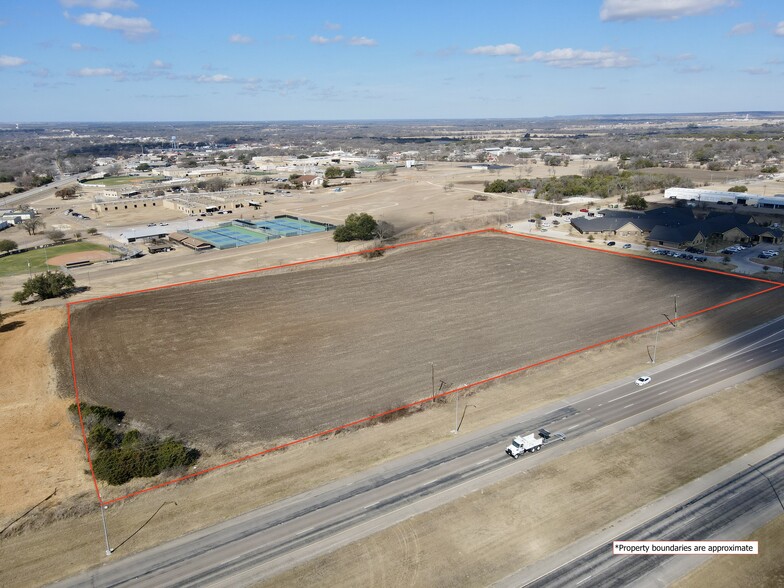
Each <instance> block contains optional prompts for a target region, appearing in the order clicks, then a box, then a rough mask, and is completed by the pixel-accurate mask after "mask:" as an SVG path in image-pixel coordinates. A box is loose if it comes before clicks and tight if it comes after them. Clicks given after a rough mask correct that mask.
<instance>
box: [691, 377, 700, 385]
mask: <svg viewBox="0 0 784 588" xmlns="http://www.w3.org/2000/svg"><path fill="white" fill-rule="evenodd" d="M699 381H700V379H699V378H694V379H693V380H689V384H693V383H694V382H699Z"/></svg>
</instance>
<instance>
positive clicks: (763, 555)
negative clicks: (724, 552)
mask: <svg viewBox="0 0 784 588" xmlns="http://www.w3.org/2000/svg"><path fill="white" fill-rule="evenodd" d="M742 541H759V542H760V543H759V547H760V549H759V555H758V556H756V557H714V558H712V559H710V560H708V561H707V562H706V563H705V564H703V565H701V566H700V567H699V568H697V569H696V570H694V571H693V572H692V573H690V574H689V575H688V576H686V577H685V578H683V579H681V580H680V581H678V582H675V583H674V584H672V588H702V587H703V586H710V587H711V588H736V587H737V586H755V587H759V588H768V587H769V588H780V587H781V586H784V558H783V557H781V554H782V546H784V515H781V516H779V517H778V518H776V519H774V520H772V521H771V522H769V523H768V524H767V525H765V526H764V527H761V528H760V529H757V531H756V532H754V533H752V534H751V535H750V536H749V537H748V538H745V539H742Z"/></svg>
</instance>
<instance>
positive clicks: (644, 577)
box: [525, 451, 784, 588]
mask: <svg viewBox="0 0 784 588" xmlns="http://www.w3.org/2000/svg"><path fill="white" fill-rule="evenodd" d="M765 476H767V479H766V477H765ZM771 484H772V485H771ZM774 487H775V488H776V489H781V490H780V492H781V493H782V494H784V451H779V452H778V453H776V454H775V455H773V456H771V457H769V458H767V459H765V460H763V461H762V462H760V463H757V464H754V465H753V466H751V467H749V468H747V469H746V470H744V471H742V472H740V473H739V474H736V475H734V476H732V477H731V478H729V479H727V480H724V481H722V482H721V483H719V484H717V485H715V486H714V487H712V488H710V489H709V490H707V491H705V492H703V493H701V494H699V495H698V496H696V497H694V498H692V499H691V500H688V501H687V502H684V503H682V504H680V505H678V506H676V507H675V508H672V509H670V510H669V511H667V512H665V513H663V514H661V515H659V516H657V517H654V518H653V519H651V520H650V521H648V522H646V523H645V524H643V525H641V526H639V527H637V528H635V529H633V530H632V531H629V532H627V533H623V534H622V535H619V536H617V537H616V538H615V539H614V540H616V541H621V540H627V541H694V540H698V541H707V540H719V539H721V540H742V539H743V538H744V536H743V535H739V536H738V535H734V534H733V533H732V531H730V532H729V533H727V532H726V531H727V530H728V529H732V528H733V526H734V525H735V524H736V523H737V522H738V521H739V520H742V519H745V518H759V519H760V523H764V522H766V521H767V520H770V519H772V518H773V517H775V516H776V515H780V514H782V512H784V507H782V505H781V503H780V502H779V496H777V495H776V492H775V491H774ZM779 547H780V546H779ZM771 548H772V547H771V546H769V545H761V546H760V550H763V549H771ZM677 557H678V556H644V555H643V556H636V555H632V556H628V555H626V556H617V555H613V554H612V543H607V544H605V545H602V546H600V547H597V548H596V549H594V550H592V551H590V552H589V553H586V554H585V555H583V556H582V557H580V558H578V559H575V560H573V561H570V562H569V563H568V564H566V565H564V566H562V567H560V568H558V569H556V570H554V571H552V572H550V573H549V574H546V575H544V576H541V577H539V578H538V579H536V580H534V581H533V582H529V583H527V584H525V586H526V587H527V588H544V587H545V586H546V587H547V588H559V587H564V588H567V587H568V588H571V587H572V586H582V587H583V588H591V587H593V586H602V587H603V588H604V587H608V586H631V585H632V584H633V583H645V584H646V585H657V584H661V585H663V584H664V583H661V582H657V578H656V576H657V572H658V571H659V568H660V567H662V566H666V565H668V563H670V562H672V561H673V560H674V559H676V558H677ZM679 557H681V558H682V557H684V556H679ZM688 557H689V558H691V557H695V556H688ZM723 557H729V556H723ZM733 557H734V556H733Z"/></svg>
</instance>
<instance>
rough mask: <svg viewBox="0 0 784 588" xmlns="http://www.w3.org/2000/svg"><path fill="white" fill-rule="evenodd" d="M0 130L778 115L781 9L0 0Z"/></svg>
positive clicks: (725, 4) (756, 5) (714, 1)
mask: <svg viewBox="0 0 784 588" xmlns="http://www.w3.org/2000/svg"><path fill="white" fill-rule="evenodd" d="M0 88H2V90H0V120H2V121H3V122H43V121H63V122H68V121H73V122H83V121H84V122H90V121H96V122H97V121H107V122H120V121H202V120H204V121H232V120H236V121H252V120H259V121H260V120H265V121H271V120H364V119H434V118H435V119H449V118H529V117H542V116H564V115H589V114H635V113H688V112H727V111H729V112H744V111H761V110H784V98H783V97H782V90H784V1H782V0H496V1H494V2H476V1H471V2H468V1H463V0H419V1H417V0H396V1H395V2H375V3H374V2H367V1H362V2H359V1H354V0H339V1H337V2H323V1H310V0H288V1H286V2H279V1H276V2H273V1H272V0H223V1H222V2H216V1H214V0H199V1H196V0H187V1H184V0H165V1H161V0H158V1H154V0H4V1H3V2H2V3H0Z"/></svg>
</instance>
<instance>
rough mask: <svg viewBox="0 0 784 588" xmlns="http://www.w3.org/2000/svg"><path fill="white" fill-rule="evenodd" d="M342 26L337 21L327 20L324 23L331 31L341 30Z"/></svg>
mask: <svg viewBox="0 0 784 588" xmlns="http://www.w3.org/2000/svg"><path fill="white" fill-rule="evenodd" d="M341 27H342V25H339V24H338V23H336V22H329V21H327V22H325V23H324V28H325V29H327V30H330V31H339V30H340V29H341Z"/></svg>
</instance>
